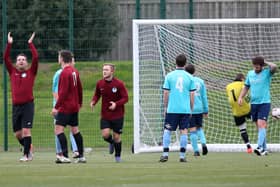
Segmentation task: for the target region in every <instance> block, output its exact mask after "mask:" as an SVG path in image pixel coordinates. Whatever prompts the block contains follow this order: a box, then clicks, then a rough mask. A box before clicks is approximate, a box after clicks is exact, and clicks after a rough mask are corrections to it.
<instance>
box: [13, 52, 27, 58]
mask: <svg viewBox="0 0 280 187" xmlns="http://www.w3.org/2000/svg"><path fill="white" fill-rule="evenodd" d="M19 56H24V57H25V59H26V60H27V56H26V54H24V53H19V54H18V55H17V57H16V59H17V58H18V57H19Z"/></svg>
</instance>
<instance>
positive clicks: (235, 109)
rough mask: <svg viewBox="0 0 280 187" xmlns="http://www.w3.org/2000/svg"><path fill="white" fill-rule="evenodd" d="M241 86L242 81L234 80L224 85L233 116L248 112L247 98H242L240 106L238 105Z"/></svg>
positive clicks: (242, 85) (242, 84)
mask: <svg viewBox="0 0 280 187" xmlns="http://www.w3.org/2000/svg"><path fill="white" fill-rule="evenodd" d="M243 87H244V82H243V81H234V82H232V83H230V84H228V85H227V87H226V91H227V96H228V101H229V103H230V105H231V108H232V113H233V115H234V116H243V115H246V114H248V113H249V112H250V103H249V101H248V99H243V104H242V106H239V105H238V97H239V95H240V93H241V90H242V88H243ZM245 98H246V97H245Z"/></svg>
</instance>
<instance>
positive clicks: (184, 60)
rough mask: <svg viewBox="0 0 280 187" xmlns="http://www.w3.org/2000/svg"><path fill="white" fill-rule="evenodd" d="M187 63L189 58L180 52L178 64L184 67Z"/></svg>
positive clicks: (177, 58) (177, 59)
mask: <svg viewBox="0 0 280 187" xmlns="http://www.w3.org/2000/svg"><path fill="white" fill-rule="evenodd" d="M186 63H187V58H186V56H185V55H184V54H180V55H178V56H177V57H176V65H177V66H178V67H184V66H185V65H186Z"/></svg>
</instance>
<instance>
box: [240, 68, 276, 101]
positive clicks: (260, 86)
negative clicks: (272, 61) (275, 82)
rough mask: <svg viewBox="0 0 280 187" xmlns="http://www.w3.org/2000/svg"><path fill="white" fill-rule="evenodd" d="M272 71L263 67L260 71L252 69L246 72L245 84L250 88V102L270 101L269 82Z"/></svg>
mask: <svg viewBox="0 0 280 187" xmlns="http://www.w3.org/2000/svg"><path fill="white" fill-rule="evenodd" d="M271 77H272V73H271V72H270V69H269V68H264V69H263V70H262V71H261V72H260V73H255V71H254V70H251V71H249V72H248V74H247V77H246V80H245V85H246V86H247V87H249V88H250V90H251V91H250V93H251V100H250V103H251V104H262V103H270V102H271V100H270V83H271Z"/></svg>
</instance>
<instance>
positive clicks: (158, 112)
mask: <svg viewBox="0 0 280 187" xmlns="http://www.w3.org/2000/svg"><path fill="white" fill-rule="evenodd" d="M180 53H184V54H185V55H186V56H187V60H188V62H189V63H193V64H194V65H195V67H196V76H199V77H201V78H202V79H204V81H205V84H206V87H207V90H208V102H209V116H208V118H205V119H204V131H205V134H206V139H207V145H208V148H209V150H210V151H245V150H246V146H245V145H244V143H243V141H242V139H241V136H240V133H239V129H238V127H236V126H235V123H234V120H233V117H232V113H231V108H230V106H229V103H228V100H227V95H226V91H225V88H226V85H227V84H229V83H231V82H232V81H233V80H234V78H235V76H236V74H237V73H243V74H245V75H246V74H247V72H248V71H249V70H251V69H252V65H251V59H252V58H253V57H254V56H256V55H262V56H264V57H265V59H266V60H267V61H270V62H273V63H276V64H278V65H279V61H280V19H277V18H276V19H196V20H176V19H173V20H133V71H134V74H133V77H134V93H133V96H134V144H133V146H134V152H135V153H139V152H157V151H162V135H163V121H164V117H163V90H162V86H163V81H164V77H165V75H166V74H167V73H168V72H170V71H172V70H174V69H175V57H176V56H177V55H178V54H180ZM279 83H280V73H276V74H275V75H274V76H273V79H272V84H271V96H272V98H271V99H272V102H271V104H272V108H273V107H280V91H279V90H280V84H279ZM279 123H280V120H274V119H272V118H271V117H269V119H268V124H269V127H268V130H267V143H268V149H269V150H270V151H280V124H279ZM247 130H248V134H249V138H250V142H251V143H252V144H253V146H254V148H255V146H256V145H254V144H256V143H257V129H256V126H255V124H254V123H253V122H251V121H249V120H248V121H247ZM178 137H179V135H178V132H174V134H172V143H171V145H170V150H175V151H176V150H179V140H178ZM187 149H191V145H190V144H189V145H188V146H187Z"/></svg>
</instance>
